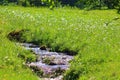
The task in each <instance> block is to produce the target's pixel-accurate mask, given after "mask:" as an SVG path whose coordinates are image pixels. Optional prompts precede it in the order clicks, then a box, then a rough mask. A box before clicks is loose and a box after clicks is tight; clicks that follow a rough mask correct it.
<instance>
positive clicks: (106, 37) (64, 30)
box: [0, 6, 120, 80]
mask: <svg viewBox="0 0 120 80" xmlns="http://www.w3.org/2000/svg"><path fill="white" fill-rule="evenodd" d="M116 12H117V11H116V10H91V11H85V10H79V9H77V8H66V7H64V8H55V9H54V10H49V9H47V8H34V7H32V8H31V7H30V8H29V7H27V8H26V7H10V6H9V7H8V6H4V7H3V6H0V80H38V77H37V76H36V74H35V73H33V72H32V71H31V70H30V69H29V68H27V67H26V66H25V65H24V64H25V61H26V59H28V58H32V59H33V60H35V55H33V54H31V53H30V51H26V50H24V49H23V48H22V47H20V46H18V45H16V44H15V42H14V41H10V40H9V39H8V38H7V36H8V34H9V33H10V32H11V31H13V30H25V31H24V33H23V34H22V36H21V40H20V41H23V42H32V43H35V44H38V45H46V46H47V47H50V48H52V51H60V52H68V53H69V54H71V55H75V59H74V60H73V61H71V67H70V70H68V71H66V72H65V74H64V80H119V79H120V19H119V18H120V15H119V14H117V13H116ZM19 54H21V55H24V58H20V57H19V56H18V55H19Z"/></svg>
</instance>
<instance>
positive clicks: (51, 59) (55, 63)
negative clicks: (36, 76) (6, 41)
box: [20, 43, 73, 80]
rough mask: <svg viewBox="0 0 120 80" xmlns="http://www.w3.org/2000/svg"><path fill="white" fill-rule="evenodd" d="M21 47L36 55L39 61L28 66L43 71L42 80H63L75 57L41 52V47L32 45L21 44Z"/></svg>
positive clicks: (46, 51)
mask: <svg viewBox="0 0 120 80" xmlns="http://www.w3.org/2000/svg"><path fill="white" fill-rule="evenodd" d="M20 45H21V46H23V47H24V48H25V49H27V50H32V51H33V52H34V53H35V54H36V56H37V61H36V62H31V63H28V64H27V65H28V66H29V67H32V68H33V67H34V69H35V70H41V71H42V72H43V73H42V76H40V77H41V79H42V80H62V78H63V73H64V72H65V71H66V70H67V69H69V66H70V65H69V62H70V61H71V60H72V59H73V56H70V55H66V54H65V53H58V52H50V51H48V50H47V49H46V50H41V49H40V47H39V46H37V45H34V44H31V43H21V44H20Z"/></svg>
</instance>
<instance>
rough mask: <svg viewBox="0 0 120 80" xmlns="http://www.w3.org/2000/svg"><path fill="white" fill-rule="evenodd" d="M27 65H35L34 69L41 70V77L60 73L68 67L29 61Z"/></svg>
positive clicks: (54, 75)
mask: <svg viewBox="0 0 120 80" xmlns="http://www.w3.org/2000/svg"><path fill="white" fill-rule="evenodd" d="M28 66H29V67H31V68H33V67H35V68H36V69H35V70H40V71H41V70H42V72H43V74H42V76H43V77H56V76H59V75H61V74H62V73H63V72H64V71H65V70H67V69H68V66H67V65H54V66H51V65H46V64H43V63H41V62H36V63H30V64H28Z"/></svg>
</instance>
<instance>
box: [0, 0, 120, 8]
mask: <svg viewBox="0 0 120 80" xmlns="http://www.w3.org/2000/svg"><path fill="white" fill-rule="evenodd" d="M10 3H14V4H16V5H21V6H37V7H39V6H48V7H49V8H50V9H53V8H54V7H60V6H67V5H69V6H71V7H78V8H80V9H83V8H87V9H115V8H117V7H119V4H120V1H119V0H1V1H0V4H1V5H9V4H10Z"/></svg>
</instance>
